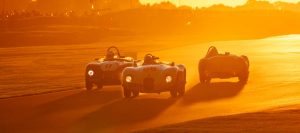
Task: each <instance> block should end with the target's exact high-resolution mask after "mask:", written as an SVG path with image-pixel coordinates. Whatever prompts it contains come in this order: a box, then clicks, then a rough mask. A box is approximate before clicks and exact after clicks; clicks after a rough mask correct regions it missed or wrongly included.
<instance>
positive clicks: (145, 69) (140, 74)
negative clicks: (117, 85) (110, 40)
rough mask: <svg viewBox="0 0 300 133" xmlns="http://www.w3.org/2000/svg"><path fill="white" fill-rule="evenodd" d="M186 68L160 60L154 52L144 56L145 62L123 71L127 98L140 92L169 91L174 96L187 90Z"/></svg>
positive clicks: (123, 84)
mask: <svg viewBox="0 0 300 133" xmlns="http://www.w3.org/2000/svg"><path fill="white" fill-rule="evenodd" d="M185 84H186V68H185V66H184V65H181V64H179V65H175V63H174V62H172V63H168V62H160V61H159V58H158V57H156V56H153V55H152V54H147V55H146V56H145V57H144V61H143V63H141V62H140V65H137V64H135V66H134V67H127V68H125V69H124V71H123V73H122V86H123V92H124V96H125V98H129V97H132V96H133V97H136V96H138V95H139V93H161V92H167V91H169V92H170V94H171V96H172V97H176V96H178V95H179V96H182V95H184V92H185Z"/></svg>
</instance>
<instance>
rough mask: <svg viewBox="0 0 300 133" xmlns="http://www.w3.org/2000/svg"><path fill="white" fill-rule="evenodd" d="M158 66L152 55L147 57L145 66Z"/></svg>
mask: <svg viewBox="0 0 300 133" xmlns="http://www.w3.org/2000/svg"><path fill="white" fill-rule="evenodd" d="M151 64H156V62H155V59H154V58H153V56H152V55H145V57H144V63H143V65H151Z"/></svg>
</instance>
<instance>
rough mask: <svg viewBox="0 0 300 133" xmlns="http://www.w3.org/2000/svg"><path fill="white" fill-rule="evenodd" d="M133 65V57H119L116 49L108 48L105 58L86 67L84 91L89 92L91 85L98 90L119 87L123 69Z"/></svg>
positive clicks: (96, 60)
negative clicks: (105, 87) (112, 86)
mask: <svg viewBox="0 0 300 133" xmlns="http://www.w3.org/2000/svg"><path fill="white" fill-rule="evenodd" d="M133 64H134V58H133V57H125V56H121V55H120V52H119V49H118V48H117V47H114V46H112V47H109V48H108V49H107V51H106V56H105V57H103V58H100V59H99V58H97V59H95V61H93V62H90V63H88V65H87V66H86V71H85V86H86V89H87V90H91V89H92V88H93V85H97V87H98V89H101V88H102V87H103V86H104V85H120V84H121V73H122V71H123V69H124V68H126V67H130V66H133Z"/></svg>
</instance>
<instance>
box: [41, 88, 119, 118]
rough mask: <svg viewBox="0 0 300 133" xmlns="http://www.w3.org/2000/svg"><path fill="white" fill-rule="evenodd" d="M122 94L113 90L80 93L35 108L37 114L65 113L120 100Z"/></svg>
mask: <svg viewBox="0 0 300 133" xmlns="http://www.w3.org/2000/svg"><path fill="white" fill-rule="evenodd" d="M121 97H122V92H121V91H120V90H119V89H118V90H117V89H114V90H109V91H107V90H91V91H81V92H78V93H75V94H72V95H70V96H66V97H63V98H60V99H57V100H54V101H51V102H48V103H45V104H42V105H40V106H38V107H37V109H36V110H37V114H38V113H39V114H42V115H44V114H51V113H59V112H65V111H70V110H71V111H72V110H78V109H84V108H88V107H91V106H101V105H103V104H106V103H109V102H111V101H113V100H115V99H118V98H121Z"/></svg>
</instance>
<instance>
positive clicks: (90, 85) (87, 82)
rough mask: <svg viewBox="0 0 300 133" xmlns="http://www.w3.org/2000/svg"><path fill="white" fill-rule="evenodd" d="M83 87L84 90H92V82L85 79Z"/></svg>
mask: <svg viewBox="0 0 300 133" xmlns="http://www.w3.org/2000/svg"><path fill="white" fill-rule="evenodd" d="M85 88H86V90H92V89H93V83H92V82H91V81H89V80H86V81H85Z"/></svg>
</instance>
